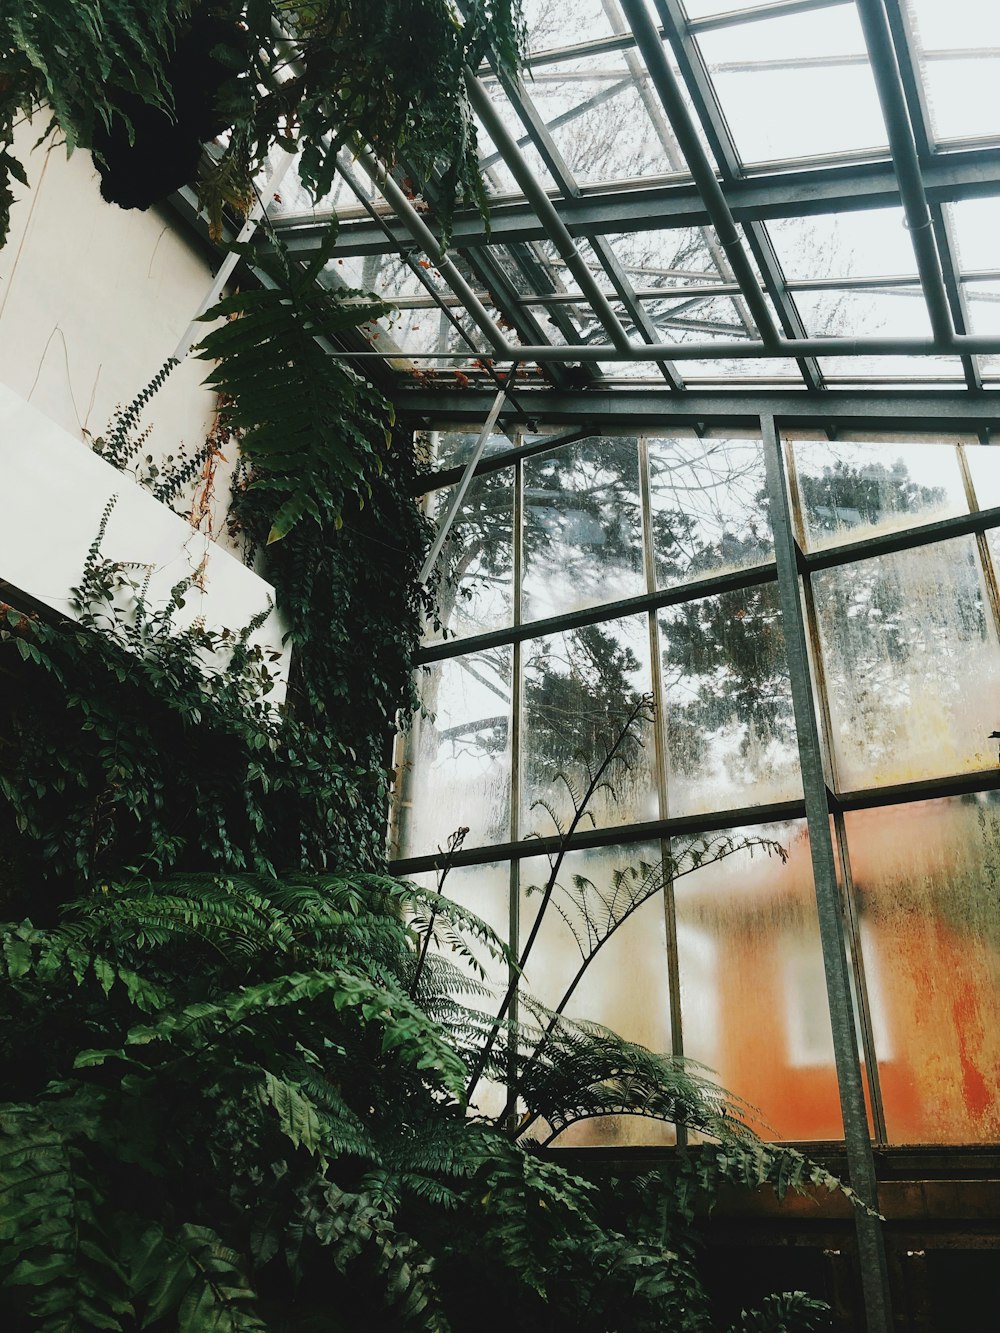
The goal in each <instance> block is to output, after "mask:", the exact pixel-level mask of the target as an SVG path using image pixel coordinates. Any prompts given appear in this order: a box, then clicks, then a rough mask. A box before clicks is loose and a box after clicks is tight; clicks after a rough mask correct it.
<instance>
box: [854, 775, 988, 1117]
mask: <svg viewBox="0 0 1000 1333" xmlns="http://www.w3.org/2000/svg"><path fill="white" fill-rule="evenodd" d="M845 820H846V826H847V837H848V844H849V847H850V854H851V866H852V871H853V877H854V882H855V889H856V894H857V900H858V904H859V910H860V914H861V926H862V933H861V942H862V955H863V957H864V963H865V975H866V981H867V988H868V997H869V1003H870V1005H871V1009H872V1018H873V1024H875V1025H876V1027H878V1026H879V1025H881V1028H882V1030H883V1032H884V1038H883V1042H882V1046H883V1047H884V1049H881V1050H879V1052H878V1054H879V1080H880V1083H881V1088H882V1100H883V1103H884V1106H885V1117H886V1127H887V1130H888V1135H889V1141H890V1142H891V1143H985V1142H991V1143H992V1142H996V1140H997V1138H998V1137H1000V1098H998V1094H997V1089H998V1079H997V1071H998V1069H1000V992H998V983H1000V912H998V906H997V904H998V899H997V866H998V864H1000V799H998V797H997V794H996V793H995V792H990V793H981V794H979V795H975V796H961V797H953V798H951V799H948V800H937V801H921V802H918V803H915V804H913V805H905V806H893V807H891V808H888V809H880V810H866V811H857V812H854V813H850V814H848V815H846V816H845Z"/></svg>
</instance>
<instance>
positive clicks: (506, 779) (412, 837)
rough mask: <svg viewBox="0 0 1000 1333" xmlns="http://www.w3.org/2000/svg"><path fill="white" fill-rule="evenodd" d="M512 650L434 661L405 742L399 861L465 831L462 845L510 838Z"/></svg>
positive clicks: (431, 849) (424, 677) (425, 675)
mask: <svg viewBox="0 0 1000 1333" xmlns="http://www.w3.org/2000/svg"><path fill="white" fill-rule="evenodd" d="M511 657H512V654H511V650H510V648H509V647H504V648H496V649H493V650H492V651H489V652H482V653H473V654H471V655H470V656H468V657H457V658H452V659H450V660H448V661H445V662H435V663H434V664H433V665H432V666H430V667H428V668H427V669H426V670H425V671H424V673H423V674H422V677H421V681H420V692H421V705H422V712H421V713H418V714H417V715H416V717H415V718H414V720H413V725H412V729H411V731H410V734H409V735H408V736H407V738H406V757H405V761H404V770H403V775H402V795H401V802H400V812H399V827H400V848H399V855H400V856H401V857H407V856H423V855H426V854H429V853H432V852H434V851H436V850H437V848H438V847H444V846H445V845H446V844H447V840H448V837H449V835H450V834H452V833H454V832H455V830H456V829H457V828H460V827H466V828H468V830H469V832H468V834H467V836H466V840H465V841H466V846H468V847H476V846H479V845H482V844H486V843H493V842H503V841H504V840H505V839H507V838H509V836H510V799H511V797H510V716H511Z"/></svg>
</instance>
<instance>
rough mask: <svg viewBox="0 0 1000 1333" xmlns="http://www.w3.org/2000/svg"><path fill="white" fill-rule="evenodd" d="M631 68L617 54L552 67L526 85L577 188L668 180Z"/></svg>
mask: <svg viewBox="0 0 1000 1333" xmlns="http://www.w3.org/2000/svg"><path fill="white" fill-rule="evenodd" d="M630 63H631V64H633V65H635V64H639V66H640V69H639V74H640V77H641V74H642V69H641V62H639V61H638V57H637V56H636V55H635V54H634V53H630V54H629V57H628V58H626V56H625V55H624V54H622V53H621V52H618V51H609V52H605V53H604V54H601V55H595V56H589V57H587V58H586V59H583V60H575V61H573V63H572V67H568V66H567V65H557V66H553V67H552V68H551V69H542V70H537V71H536V72H535V75H534V78H532V79H530V80H528V81H527V82H526V86H527V89H528V93H529V96H530V97H531V100H532V101H533V102H534V105H535V106H536V108H537V109H538V111H539V114H540V115H541V116H542V118H543V120H544V121H545V123H546V125H547V126H548V128H549V131H550V132H551V134H552V137H553V139H554V141H555V143H556V146H557V147H558V149H559V151H560V152H561V153H562V155H563V157H564V159H565V161H566V164H567V166H568V167H569V168H570V170H571V171H572V172H573V174H574V176H575V177H576V178H577V180H578V181H579V182H580V183H581V184H594V183H596V182H598V181H613V180H624V179H628V178H632V177H642V176H647V175H656V176H660V175H667V174H669V173H670V172H672V171H675V170H676V169H677V167H678V165H679V163H678V162H677V161H676V159H675V160H674V161H671V159H670V157H668V155H667V151H666V149H665V147H664V144H663V142H662V141H661V139H660V137H659V136H658V134H657V132H656V127H655V126H654V123H653V121H652V120H651V119H650V115H649V112H648V111H647V109H646V106H645V104H644V101H643V90H642V89H640V87H639V85H638V84H637V82H636V79H635V77H633V73H632V71H631V69H630V67H629V66H630Z"/></svg>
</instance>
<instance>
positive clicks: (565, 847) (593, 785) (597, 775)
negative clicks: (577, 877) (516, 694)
mask: <svg viewBox="0 0 1000 1333" xmlns="http://www.w3.org/2000/svg"><path fill="white" fill-rule="evenodd" d="M649 708H650V700H649V698H648V697H647V696H646V695H643V696H642V697H641V698H639V699H638V700H637V701H636V702H635V704H634V705H633V706H632V708H631V710H630V711H629V714H628V718H627V719H626V721H625V723H624V725H623V726H622V727H621V728H620V730H619V732H618V734H617V736H616V737H615V741H614V743H613V745H611V746H610V747H609V749H608V752H607V754H606V755H605V756H604V758H603V759H602V760H601V762H600V764H599V765H598V766H597V768H596V769H595V771H594V772H593V774H592V775H591V778H590V782H589V783H588V784H587V789H586V791H585V792H584V793H583V797H582V798H581V800H580V801H579V803H578V804H577V803H574V807H573V818H572V819H571V820H570V823H569V825H568V827H567V829H566V831H565V833H564V834H563V835H562V836H561V838H560V839H559V846H558V849H557V851H556V856H555V860H554V861H553V862H552V868H551V870H550V872H549V877H548V879H547V880H546V883H545V890H544V892H543V893H542V901H541V904H540V906H539V908H538V912H537V914H536V916H535V920H534V923H533V925H532V927H531V930H530V931H529V933H528V939H527V942H526V944H525V946H524V948H523V949H522V950H521V955H520V957H519V958H518V960H517V972H516V973H515V974H514V976H513V977H512V978H511V981H510V984H509V985H508V987H507V990H506V992H505V994H504V998H503V1002H502V1003H501V1005H500V1008H499V1010H498V1012H497V1015H496V1018H495V1019H494V1021H493V1024H492V1026H491V1028H490V1032H489V1036H488V1037H487V1039H486V1044H485V1045H484V1046H483V1049H482V1051H481V1052H480V1054H479V1058H478V1059H477V1061H476V1064H475V1068H474V1069H473V1071H472V1077H471V1078H470V1080H469V1086H468V1088H467V1089H466V1094H465V1095H466V1100H467V1101H471V1099H472V1094H473V1093H474V1092H475V1090H476V1088H477V1086H478V1084H479V1080H480V1079H481V1078H482V1076H483V1070H484V1069H485V1068H486V1062H487V1061H488V1060H489V1058H490V1056H491V1055H492V1053H493V1047H494V1046H495V1045H496V1039H497V1037H498V1036H499V1033H500V1028H501V1026H502V1024H503V1021H504V1019H505V1018H506V1017H507V1012H508V1010H509V1009H510V1006H511V1003H512V1002H513V999H514V995H515V993H516V991H517V987H518V982H519V978H520V976H521V974H522V973H523V972H524V969H525V965H526V964H527V961H528V959H529V957H530V956H531V951H532V949H533V948H534V946H535V941H536V940H537V939H538V935H539V932H540V931H541V928H542V922H543V920H544V918H545V913H546V910H547V908H548V906H549V902H550V901H551V899H552V894H553V892H554V891H555V887H556V881H557V880H558V878H559V872H560V870H561V869H562V864H563V861H564V860H565V859H566V853H567V852H568V851H569V847H570V843H571V841H572V839H573V836H574V834H575V833H576V831H577V829H578V828H579V827H580V822H581V820H582V819H583V817H584V815H585V814H586V812H587V808H588V806H589V804H590V802H591V801H592V800H593V798H594V795H595V793H596V792H597V790H598V789H599V788H600V786H601V784H602V782H603V781H604V777H605V774H606V773H607V772H608V770H609V769H610V767H611V765H612V763H613V762H614V760H615V758H616V756H617V755H618V754H619V752H620V750H621V748H622V746H623V745H624V744H625V742H626V740H627V739H628V738H629V737H630V736H632V734H633V728H634V727H635V726H636V724H637V723H638V722H639V721H640V720H641V719H643V718H645V717H648V716H649Z"/></svg>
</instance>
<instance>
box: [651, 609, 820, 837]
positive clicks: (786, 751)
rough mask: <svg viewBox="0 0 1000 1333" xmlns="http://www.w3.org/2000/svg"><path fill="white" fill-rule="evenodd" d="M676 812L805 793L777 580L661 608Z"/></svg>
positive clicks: (670, 802) (670, 781)
mask: <svg viewBox="0 0 1000 1333" xmlns="http://www.w3.org/2000/svg"><path fill="white" fill-rule="evenodd" d="M660 651H661V654H662V670H663V694H664V730H665V738H666V747H667V807H668V813H669V814H670V815H671V816H675V815H688V814H697V813H701V812H703V811H707V810H725V809H732V808H735V807H738V806H744V805H756V804H767V803H768V802H771V801H780V800H788V799H794V798H795V797H796V796H800V795H801V794H802V783H801V780H800V778H799V764H798V748H797V743H796V738H795V719H794V716H793V713H792V695H791V685H790V682H789V677H788V666H787V662H786V658H785V639H784V634H783V632H782V628H781V612H780V609H779V606H778V595H777V588H776V586H775V585H774V584H773V583H767V584H764V585H762V586H761V587H759V588H749V589H746V590H745V591H741V592H734V593H723V594H722V595H720V596H718V597H704V598H701V599H699V600H698V601H695V602H687V603H685V604H684V605H682V606H671V607H666V608H665V609H664V610H663V611H661V612H660Z"/></svg>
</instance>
